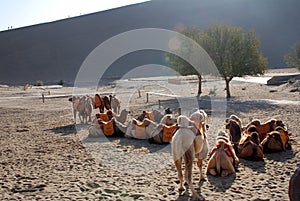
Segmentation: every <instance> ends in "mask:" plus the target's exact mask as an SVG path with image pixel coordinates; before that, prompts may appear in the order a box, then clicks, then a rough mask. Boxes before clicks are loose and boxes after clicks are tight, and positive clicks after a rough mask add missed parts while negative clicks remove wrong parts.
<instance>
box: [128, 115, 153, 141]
mask: <svg viewBox="0 0 300 201" xmlns="http://www.w3.org/2000/svg"><path fill="white" fill-rule="evenodd" d="M147 122H148V121H147V120H146V119H144V121H138V120H136V119H133V121H132V123H133V124H134V125H135V135H136V138H138V139H145V137H146V136H145V133H146V131H145V128H146V127H147V126H148V125H149V124H148V123H147Z"/></svg>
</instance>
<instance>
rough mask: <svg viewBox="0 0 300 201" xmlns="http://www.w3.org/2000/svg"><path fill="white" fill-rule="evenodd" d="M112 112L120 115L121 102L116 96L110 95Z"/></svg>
mask: <svg viewBox="0 0 300 201" xmlns="http://www.w3.org/2000/svg"><path fill="white" fill-rule="evenodd" d="M109 98H110V105H111V108H112V111H113V112H114V113H116V114H119V113H120V107H121V100H120V99H119V98H118V97H117V96H116V95H109Z"/></svg>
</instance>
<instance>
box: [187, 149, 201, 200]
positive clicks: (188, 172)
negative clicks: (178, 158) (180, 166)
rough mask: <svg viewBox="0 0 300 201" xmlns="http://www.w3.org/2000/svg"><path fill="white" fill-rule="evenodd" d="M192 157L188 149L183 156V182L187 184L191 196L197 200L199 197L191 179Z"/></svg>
mask: <svg viewBox="0 0 300 201" xmlns="http://www.w3.org/2000/svg"><path fill="white" fill-rule="evenodd" d="M194 155H195V154H194V151H193V150H191V149H189V150H188V151H187V152H186V153H185V155H184V163H185V171H184V177H185V180H186V182H187V183H188V185H189V188H190V189H191V191H192V193H193V195H194V196H196V197H197V199H200V196H199V195H198V193H197V192H196V190H195V189H194V185H193V178H192V177H193V174H192V173H193V163H194ZM199 160H200V159H199ZM199 160H198V162H199ZM198 162H197V165H198ZM198 167H199V166H198ZM201 167H202V160H201ZM201 174H202V172H201Z"/></svg>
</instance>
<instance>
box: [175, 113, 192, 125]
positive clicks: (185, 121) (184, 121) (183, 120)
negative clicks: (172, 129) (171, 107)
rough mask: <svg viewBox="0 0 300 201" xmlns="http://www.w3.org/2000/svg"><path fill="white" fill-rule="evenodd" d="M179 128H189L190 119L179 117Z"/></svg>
mask: <svg viewBox="0 0 300 201" xmlns="http://www.w3.org/2000/svg"><path fill="white" fill-rule="evenodd" d="M177 121H178V126H179V127H188V126H189V125H190V122H191V121H190V119H189V118H188V117H186V116H183V115H180V116H179V117H178V120H177Z"/></svg>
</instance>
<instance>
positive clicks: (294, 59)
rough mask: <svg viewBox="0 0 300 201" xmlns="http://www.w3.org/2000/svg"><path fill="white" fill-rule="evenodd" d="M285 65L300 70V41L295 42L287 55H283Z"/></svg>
mask: <svg viewBox="0 0 300 201" xmlns="http://www.w3.org/2000/svg"><path fill="white" fill-rule="evenodd" d="M284 61H285V63H286V64H287V65H288V66H290V67H297V68H298V69H299V70H300V41H298V42H296V43H295V44H294V45H293V47H292V48H291V49H290V51H289V52H288V53H286V54H285V55H284Z"/></svg>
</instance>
